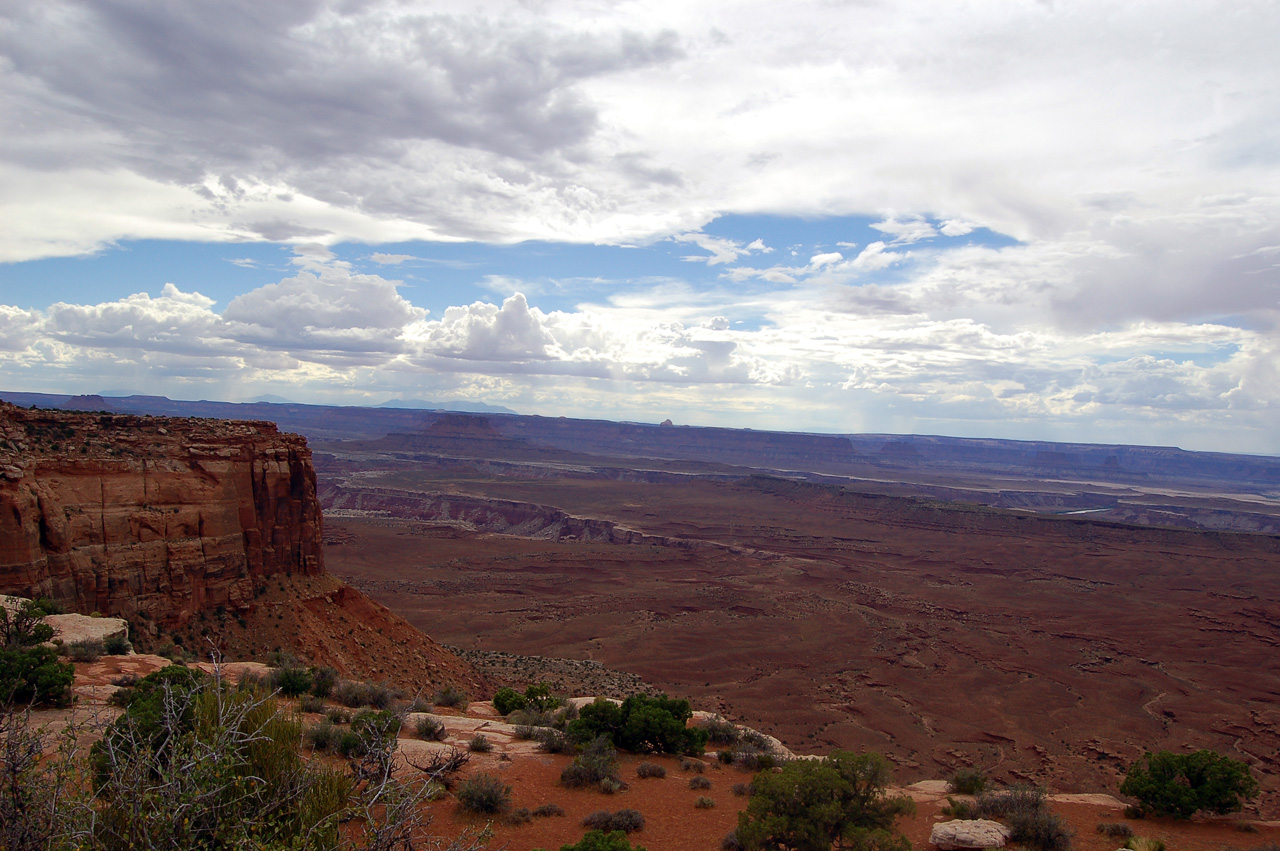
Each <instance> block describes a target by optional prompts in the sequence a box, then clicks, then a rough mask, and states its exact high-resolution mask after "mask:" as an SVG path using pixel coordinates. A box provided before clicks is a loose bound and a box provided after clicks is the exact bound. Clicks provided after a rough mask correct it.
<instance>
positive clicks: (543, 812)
mask: <svg viewBox="0 0 1280 851" xmlns="http://www.w3.org/2000/svg"><path fill="white" fill-rule="evenodd" d="M563 815H564V807H562V806H560V805H559V804H543V805H542V806H540V807H538V808H537V809H536V810H534V811H533V817H534V818H551V817H553V816H563Z"/></svg>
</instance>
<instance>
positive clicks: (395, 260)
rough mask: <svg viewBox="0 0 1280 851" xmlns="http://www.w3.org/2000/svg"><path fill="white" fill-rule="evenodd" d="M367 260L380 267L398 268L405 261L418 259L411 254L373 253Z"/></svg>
mask: <svg viewBox="0 0 1280 851" xmlns="http://www.w3.org/2000/svg"><path fill="white" fill-rule="evenodd" d="M369 259H370V260H372V261H373V262H374V263H378V264H380V265H382V266H399V265H400V264H401V263H403V262H405V261H406V260H417V259H418V258H417V257H415V256H414V255H412V254H383V253H382V252H379V251H375V252H374V253H373V254H370V255H369Z"/></svg>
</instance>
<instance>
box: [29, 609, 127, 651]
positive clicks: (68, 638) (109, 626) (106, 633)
mask: <svg viewBox="0 0 1280 851" xmlns="http://www.w3.org/2000/svg"><path fill="white" fill-rule="evenodd" d="M44 622H45V623H47V624H48V625H49V626H51V627H53V637H54V639H55V640H58V641H61V642H62V643H63V644H64V645H67V644H75V643H76V642H77V641H106V640H107V639H108V638H123V639H124V640H126V641H128V640H129V624H128V622H127V621H125V620H124V619H123V618H91V617H89V616H88V615H74V614H72V615H49V616H47V617H46V618H45V619H44Z"/></svg>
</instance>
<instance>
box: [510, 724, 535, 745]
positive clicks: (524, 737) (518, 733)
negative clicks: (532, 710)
mask: <svg viewBox="0 0 1280 851" xmlns="http://www.w3.org/2000/svg"><path fill="white" fill-rule="evenodd" d="M515 737H516V738H517V739H520V740H521V741H525V742H529V741H533V740H534V739H536V738H538V728H537V727H533V726H530V725H528V724H517V725H516V729H515Z"/></svg>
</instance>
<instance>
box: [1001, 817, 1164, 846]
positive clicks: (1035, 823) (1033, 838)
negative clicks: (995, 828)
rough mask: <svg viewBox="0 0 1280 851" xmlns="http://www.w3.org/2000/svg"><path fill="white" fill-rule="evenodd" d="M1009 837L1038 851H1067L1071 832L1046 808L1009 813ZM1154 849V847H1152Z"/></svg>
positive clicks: (1062, 821)
mask: <svg viewBox="0 0 1280 851" xmlns="http://www.w3.org/2000/svg"><path fill="white" fill-rule="evenodd" d="M1007 821H1008V824H1009V830H1010V834H1009V838H1010V839H1011V840H1012V841H1014V842H1018V843H1021V844H1022V845H1025V846H1027V847H1028V848H1036V849H1039V851H1067V849H1069V848H1070V847H1071V836H1072V832H1071V830H1070V828H1068V827H1067V823H1066V822H1065V821H1064V820H1063V818H1062V817H1061V816H1059V815H1058V814H1057V813H1051V812H1049V811H1048V810H1047V809H1040V810H1035V811H1032V812H1016V813H1011V814H1010V815H1009V816H1008V818H1007ZM1152 851H1154V849H1152Z"/></svg>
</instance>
